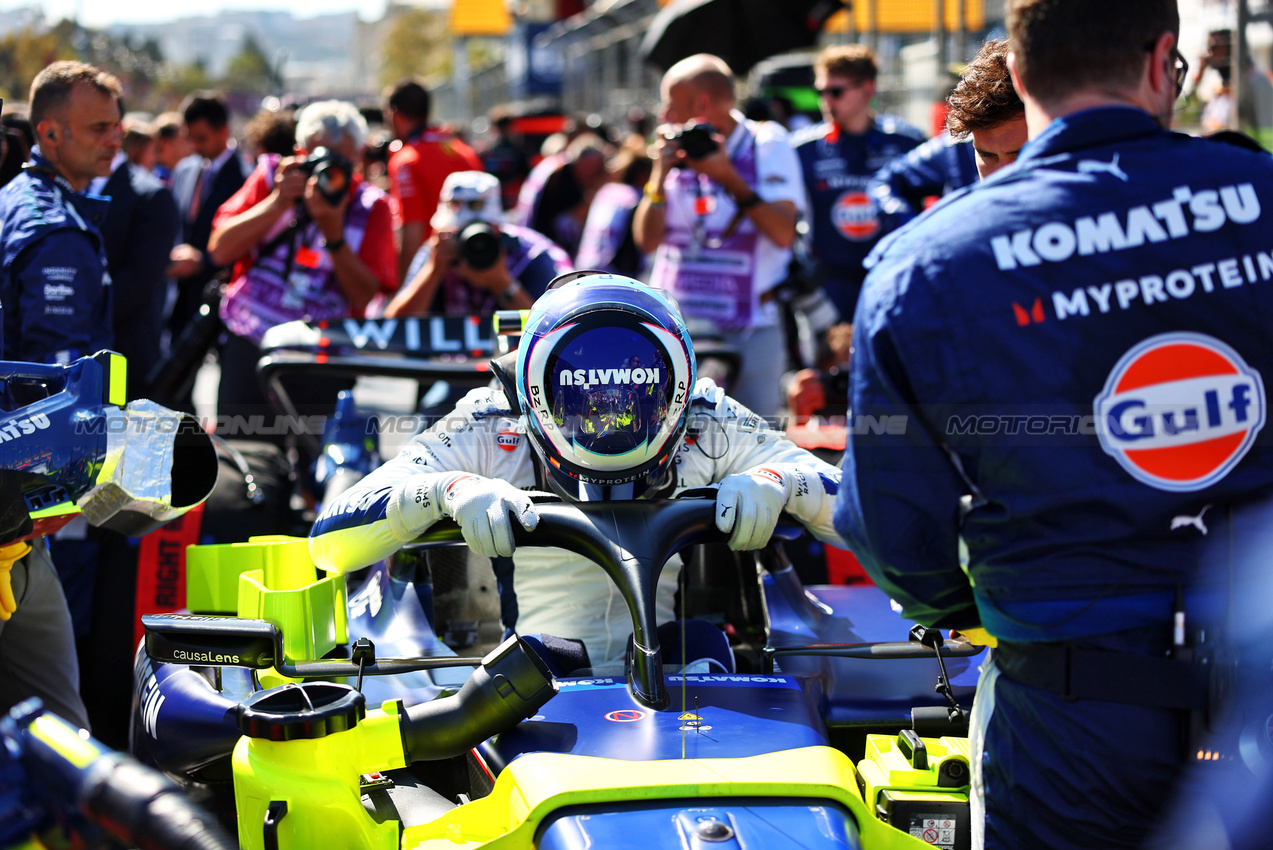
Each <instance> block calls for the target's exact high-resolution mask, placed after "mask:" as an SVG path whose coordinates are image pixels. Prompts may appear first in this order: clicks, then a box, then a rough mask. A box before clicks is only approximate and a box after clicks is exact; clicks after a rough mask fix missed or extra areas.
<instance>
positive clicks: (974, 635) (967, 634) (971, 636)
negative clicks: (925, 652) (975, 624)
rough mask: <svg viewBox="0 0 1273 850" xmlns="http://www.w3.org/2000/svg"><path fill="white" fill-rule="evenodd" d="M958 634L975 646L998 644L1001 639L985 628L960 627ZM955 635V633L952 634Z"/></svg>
mask: <svg viewBox="0 0 1273 850" xmlns="http://www.w3.org/2000/svg"><path fill="white" fill-rule="evenodd" d="M956 634H958V635H960V636H962V637H963V638H964V640H966V641H968V642H969V643H971V644H973V645H974V646H998V645H999V639H998V638H996V637H995V636H994V635H992V634H990V632H988V631H986V630H985V629H960V630H959V631H958V632H956ZM951 637H954V635H951Z"/></svg>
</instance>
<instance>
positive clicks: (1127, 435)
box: [1093, 332, 1267, 492]
mask: <svg viewBox="0 0 1273 850" xmlns="http://www.w3.org/2000/svg"><path fill="white" fill-rule="evenodd" d="M1093 408H1094V411H1095V414H1096V422H1097V429H1096V430H1097V438H1098V439H1099V440H1100V444H1101V448H1102V449H1104V450H1105V453H1106V454H1108V455H1110V456H1111V457H1113V458H1114V459H1115V460H1116V461H1118V463H1119V464H1120V465H1121V466H1122V467H1123V469H1125V470H1126V471H1127V472H1128V473H1129V474H1130V475H1131V476H1132V477H1133V478H1135V479H1136V480H1137V481H1140V482H1141V483H1143V484H1148V485H1149V486H1150V487H1153V488H1155V489H1158V490H1167V491H1171V492H1191V491H1195V490H1202V489H1203V488H1205V487H1209V486H1211V485H1212V484H1215V483H1216V482H1217V481H1219V480H1220V479H1222V478H1224V477H1225V476H1226V475H1228V474H1229V472H1230V471H1231V470H1232V469H1233V468H1234V467H1235V466H1237V464H1238V462H1239V461H1241V460H1242V458H1243V457H1244V456H1245V455H1246V453H1247V451H1248V450H1249V449H1250V448H1251V446H1252V444H1254V442H1255V438H1256V435H1257V434H1258V433H1259V432H1260V429H1261V428H1263V427H1264V420H1265V412H1266V409H1267V407H1266V401H1265V397H1264V381H1263V380H1262V379H1261V377H1260V373H1259V372H1257V371H1256V370H1255V369H1253V368H1251V367H1250V366H1248V365H1247V363H1246V361H1244V360H1243V359H1242V357H1241V356H1240V355H1239V354H1238V353H1237V352H1236V351H1234V350H1233V349H1232V348H1230V347H1229V346H1228V345H1226V344H1225V343H1223V342H1221V341H1220V340H1218V339H1216V338H1214V337H1211V336H1207V335H1205V334H1199V333H1191V332H1176V333H1166V334H1158V335H1157V336H1152V337H1149V338H1148V339H1146V340H1143V341H1141V342H1140V343H1139V344H1137V345H1136V346H1134V347H1133V348H1132V349H1131V350H1130V351H1128V352H1127V353H1126V354H1124V355H1123V356H1122V358H1121V359H1120V360H1119V361H1118V363H1117V364H1116V365H1115V366H1114V368H1113V370H1112V371H1111V372H1110V375H1109V378H1108V379H1107V380H1106V382H1105V387H1104V389H1103V390H1102V391H1101V393H1100V395H1098V396H1097V397H1096V399H1095V401H1094V402H1093Z"/></svg>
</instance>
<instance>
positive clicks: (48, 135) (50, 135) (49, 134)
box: [44, 130, 54, 139]
mask: <svg viewBox="0 0 1273 850" xmlns="http://www.w3.org/2000/svg"><path fill="white" fill-rule="evenodd" d="M53 136H54V133H53V131H52V130H49V131H48V132H47V133H45V134H44V137H45V138H46V139H51V138H53Z"/></svg>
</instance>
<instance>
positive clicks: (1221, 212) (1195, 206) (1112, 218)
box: [990, 183, 1260, 271]
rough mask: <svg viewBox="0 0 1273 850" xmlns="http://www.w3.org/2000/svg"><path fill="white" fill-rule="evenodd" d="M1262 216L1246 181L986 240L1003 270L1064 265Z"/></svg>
mask: <svg viewBox="0 0 1273 850" xmlns="http://www.w3.org/2000/svg"><path fill="white" fill-rule="evenodd" d="M1259 217H1260V199H1259V197H1257V196H1256V194H1255V187H1254V186H1252V185H1251V184H1250V183H1240V184H1237V185H1234V186H1222V187H1221V188H1219V189H1205V190H1203V191H1200V192H1195V191H1194V190H1193V189H1191V188H1190V187H1188V186H1178V187H1177V188H1176V189H1175V190H1173V191H1172V193H1171V197H1170V198H1165V199H1163V200H1161V201H1158V202H1157V203H1152V204H1142V205H1141V206H1136V207H1132V208H1131V209H1129V210H1127V211H1126V212H1125V213H1122V214H1121V215H1120V213H1117V212H1112V211H1111V212H1103V213H1097V214H1096V215H1089V216H1082V217H1080V218H1077V219H1075V220H1074V221H1073V222H1065V221H1050V222H1048V223H1047V224H1041V225H1039V226H1038V227H1032V228H1027V229H1025V230H1018V231H1017V232H1016V233H1012V234H1008V235H1004V236H995V237H993V238H992V239H991V240H990V247H991V249H992V250H993V251H994V255H995V262H996V263H997V264H998V265H999V268H1000V269H1001V270H1003V271H1007V270H1010V269H1015V268H1019V267H1021V266H1037V265H1040V264H1042V263H1044V262H1049V263H1063V262H1065V261H1066V260H1068V259H1070V258H1071V257H1073V256H1074V255H1075V254H1078V255H1079V256H1081V257H1087V256H1091V255H1092V254H1107V253H1109V252H1110V251H1122V250H1125V249H1128V248H1139V247H1141V246H1142V245H1144V244H1146V243H1148V242H1166V241H1168V240H1170V239H1180V238H1181V237H1184V236H1188V235H1190V234H1191V233H1211V232H1212V231H1216V230H1219V229H1220V228H1221V227H1224V225H1225V224H1227V223H1229V222H1233V223H1234V224H1250V223H1251V222H1253V221H1255V220H1256V219H1258V218H1259Z"/></svg>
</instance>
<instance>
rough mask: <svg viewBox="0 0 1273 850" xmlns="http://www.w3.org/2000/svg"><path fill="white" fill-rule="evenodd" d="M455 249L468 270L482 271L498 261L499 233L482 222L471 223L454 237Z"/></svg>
mask: <svg viewBox="0 0 1273 850" xmlns="http://www.w3.org/2000/svg"><path fill="white" fill-rule="evenodd" d="M455 238H456V241H457V246H456V247H457V248H458V249H459V252H460V256H461V257H462V258H463V259H464V262H466V263H468V265H469V268H471V269H476V270H477V271H482V270H484V269H489V268H490V267H491V266H493V265H495V263H496V261H497V260H499V252H500V237H499V231H498V230H496V229H495V228H494V227H492V226H491V225H489V224H487V223H486V222H484V221H471V222H469V223H468V224H466V225H465V226H464V229H463V230H461V231H460V233H459V235H458V236H456V237H455Z"/></svg>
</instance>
